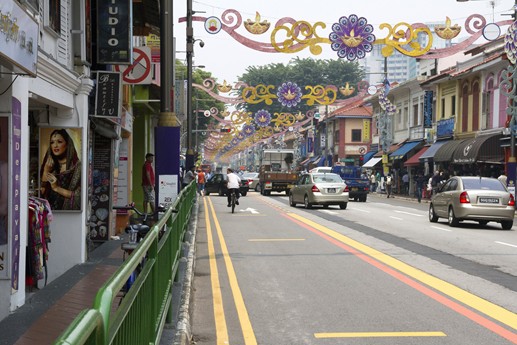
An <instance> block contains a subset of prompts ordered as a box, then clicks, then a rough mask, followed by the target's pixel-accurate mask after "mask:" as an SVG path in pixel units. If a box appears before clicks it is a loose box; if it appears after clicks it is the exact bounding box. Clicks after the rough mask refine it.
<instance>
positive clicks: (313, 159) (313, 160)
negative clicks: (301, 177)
mask: <svg viewBox="0 0 517 345" xmlns="http://www.w3.org/2000/svg"><path fill="white" fill-rule="evenodd" d="M320 157H321V156H314V157H311V160H310V161H309V163H314V162H317V161H319V160H320Z"/></svg>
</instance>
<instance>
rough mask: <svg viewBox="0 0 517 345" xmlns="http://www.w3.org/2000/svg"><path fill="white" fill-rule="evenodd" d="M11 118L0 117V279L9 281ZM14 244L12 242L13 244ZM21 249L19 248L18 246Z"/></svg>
mask: <svg viewBox="0 0 517 345" xmlns="http://www.w3.org/2000/svg"><path fill="white" fill-rule="evenodd" d="M9 142H10V140H9V118H8V117H6V116H1V117H0V198H1V199H0V279H9V267H10V263H11V262H12V261H10V260H9V233H10V231H9V229H10V225H11V222H9V206H8V205H9V180H10V179H11V177H12V176H13V174H12V173H10V172H9V149H10V148H11V146H10V144H9ZM11 243H12V242H11ZM18 247H19V246H18Z"/></svg>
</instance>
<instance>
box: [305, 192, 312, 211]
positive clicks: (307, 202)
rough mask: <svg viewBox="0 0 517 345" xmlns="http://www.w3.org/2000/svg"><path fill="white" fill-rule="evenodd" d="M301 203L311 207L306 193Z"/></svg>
mask: <svg viewBox="0 0 517 345" xmlns="http://www.w3.org/2000/svg"><path fill="white" fill-rule="evenodd" d="M303 204H304V205H305V208H307V209H309V208H312V204H311V203H310V202H309V197H308V196H307V195H306V196H305V198H303Z"/></svg>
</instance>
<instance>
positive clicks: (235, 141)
mask: <svg viewBox="0 0 517 345" xmlns="http://www.w3.org/2000/svg"><path fill="white" fill-rule="evenodd" d="M230 143H231V144H232V145H233V146H237V145H238V144H239V139H237V138H233V139H232V141H230Z"/></svg>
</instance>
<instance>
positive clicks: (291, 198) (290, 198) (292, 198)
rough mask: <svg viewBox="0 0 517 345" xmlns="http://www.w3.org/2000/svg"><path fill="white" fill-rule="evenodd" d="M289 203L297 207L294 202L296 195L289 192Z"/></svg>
mask: <svg viewBox="0 0 517 345" xmlns="http://www.w3.org/2000/svg"><path fill="white" fill-rule="evenodd" d="M289 205H291V207H296V203H295V202H294V197H293V195H292V194H289Z"/></svg>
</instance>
